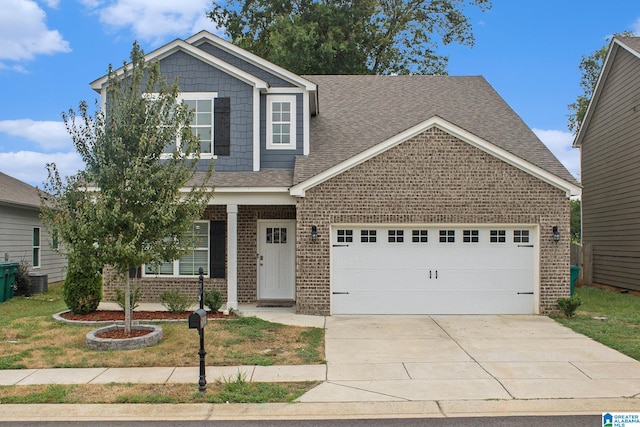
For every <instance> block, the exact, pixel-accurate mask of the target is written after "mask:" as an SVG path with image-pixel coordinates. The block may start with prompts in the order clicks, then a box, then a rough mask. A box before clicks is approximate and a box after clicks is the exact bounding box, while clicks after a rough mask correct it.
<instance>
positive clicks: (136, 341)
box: [87, 325, 162, 350]
mask: <svg viewBox="0 0 640 427" xmlns="http://www.w3.org/2000/svg"><path fill="white" fill-rule="evenodd" d="M131 328H132V329H136V330H140V329H142V330H147V331H150V332H149V333H148V334H146V335H143V336H140V337H135V338H120V339H117V338H115V339H114V338H99V337H97V336H96V335H98V334H100V333H102V332H108V331H112V330H114V329H122V326H121V325H111V326H107V327H105V328H100V329H96V330H95V331H91V332H89V333H87V346H89V348H92V349H94V350H132V349H136V348H142V347H149V346H151V345H154V344H156V343H157V342H158V341H160V340H161V339H162V328H161V327H160V326H157V325H134V326H132V327H131Z"/></svg>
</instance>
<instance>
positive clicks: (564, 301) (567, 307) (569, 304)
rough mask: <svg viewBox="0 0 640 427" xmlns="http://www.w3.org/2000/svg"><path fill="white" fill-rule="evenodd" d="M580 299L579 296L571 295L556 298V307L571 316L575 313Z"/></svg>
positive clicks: (580, 302)
mask: <svg viewBox="0 0 640 427" xmlns="http://www.w3.org/2000/svg"><path fill="white" fill-rule="evenodd" d="M580 304H582V301H581V300H580V298H579V297H577V296H573V297H571V298H558V307H560V310H562V312H563V313H564V315H565V316H567V317H573V316H575V315H576V310H577V309H578V307H580Z"/></svg>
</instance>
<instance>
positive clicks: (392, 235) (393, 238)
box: [388, 230, 404, 243]
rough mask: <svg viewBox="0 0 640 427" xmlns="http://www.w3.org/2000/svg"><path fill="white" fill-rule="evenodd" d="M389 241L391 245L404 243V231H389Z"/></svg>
mask: <svg viewBox="0 0 640 427" xmlns="http://www.w3.org/2000/svg"><path fill="white" fill-rule="evenodd" d="M388 239H389V243H403V242H404V230H389V231H388Z"/></svg>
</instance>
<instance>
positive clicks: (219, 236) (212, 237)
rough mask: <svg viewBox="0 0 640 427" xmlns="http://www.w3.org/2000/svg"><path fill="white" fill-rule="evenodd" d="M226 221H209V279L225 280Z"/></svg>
mask: <svg viewBox="0 0 640 427" xmlns="http://www.w3.org/2000/svg"><path fill="white" fill-rule="evenodd" d="M226 235H227V223H226V221H211V226H210V227H209V244H210V245H211V247H210V248H209V277H211V278H220V279H224V278H225V258H226V253H227V239H226Z"/></svg>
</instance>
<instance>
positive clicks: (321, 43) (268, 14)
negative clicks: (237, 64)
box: [208, 0, 491, 74]
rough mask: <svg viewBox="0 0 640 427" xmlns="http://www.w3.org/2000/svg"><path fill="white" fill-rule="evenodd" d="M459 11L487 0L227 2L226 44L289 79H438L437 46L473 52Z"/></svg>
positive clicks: (220, 14) (484, 5)
mask: <svg viewBox="0 0 640 427" xmlns="http://www.w3.org/2000/svg"><path fill="white" fill-rule="evenodd" d="M467 6H477V7H479V8H480V10H482V11H486V10H489V9H490V8H491V1H490V0H275V1H274V0H227V2H226V4H215V5H214V8H213V10H212V11H211V12H209V13H208V16H209V18H211V20H212V21H213V22H214V23H216V24H217V26H218V28H224V31H225V33H226V35H227V36H228V37H229V38H230V39H231V42H232V43H234V44H236V45H238V46H240V47H242V48H243V49H246V50H248V51H250V52H253V53H255V54H256V55H258V56H261V57H263V58H265V59H267V60H269V61H271V62H273V63H275V64H278V65H280V66H282V67H284V68H286V69H288V70H290V71H292V72H294V73H297V74H389V73H399V74H408V73H412V72H417V73H423V74H445V73H446V66H447V61H448V58H447V57H446V56H444V55H438V54H437V50H438V48H439V47H440V45H441V44H443V45H447V44H450V43H454V42H455V43H460V44H464V45H468V46H473V44H474V36H473V32H472V26H471V23H470V22H469V18H468V17H467V16H466V15H465V14H464V11H465V10H464V9H465V7H467Z"/></svg>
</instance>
